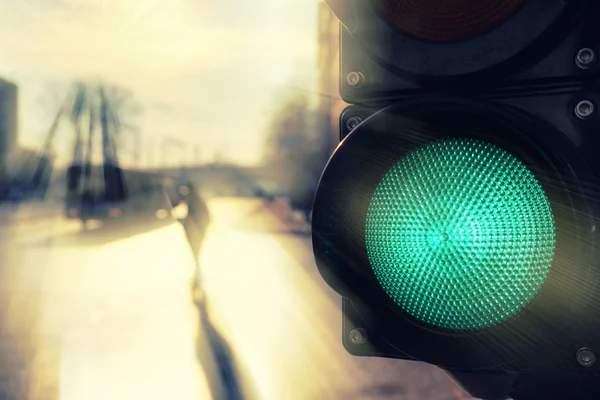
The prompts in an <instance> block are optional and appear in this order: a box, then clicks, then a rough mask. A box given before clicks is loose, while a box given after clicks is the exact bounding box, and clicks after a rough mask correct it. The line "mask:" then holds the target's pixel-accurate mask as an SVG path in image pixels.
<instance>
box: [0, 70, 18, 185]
mask: <svg viewBox="0 0 600 400" xmlns="http://www.w3.org/2000/svg"><path fill="white" fill-rule="evenodd" d="M17 103H18V90H17V85H15V84H13V83H11V82H8V81H5V80H3V79H0V192H2V191H4V189H5V188H6V185H7V175H8V169H9V157H10V155H11V154H14V152H15V149H16V146H17V131H18V127H17V120H18V115H17V110H18V108H17Z"/></svg>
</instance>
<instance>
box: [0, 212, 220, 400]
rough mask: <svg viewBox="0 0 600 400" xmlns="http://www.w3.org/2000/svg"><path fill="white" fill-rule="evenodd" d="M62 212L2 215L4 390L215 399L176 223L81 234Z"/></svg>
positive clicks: (16, 394) (34, 395)
mask: <svg viewBox="0 0 600 400" xmlns="http://www.w3.org/2000/svg"><path fill="white" fill-rule="evenodd" d="M59 211H60V209H58V210H53V209H47V207H38V210H37V211H29V212H27V211H26V212H21V213H19V212H14V211H13V212H10V210H3V212H2V217H3V221H2V229H1V233H0V235H1V236H2V240H1V241H0V246H1V247H0V255H1V257H2V262H1V263H0V265H1V267H2V268H1V273H2V280H1V285H2V286H1V287H2V291H1V297H0V298H1V304H0V307H1V310H2V312H1V319H2V321H1V323H0V338H1V341H0V357H1V360H2V362H1V363H0V382H2V387H0V398H1V399H44V400H46V399H48V400H54V399H64V400H66V399H77V400H79V399H138V398H139V399H141V398H143V399H165V398H176V399H203V398H210V390H209V386H208V383H207V381H206V379H205V378H204V373H203V371H202V369H201V367H200V365H199V364H198V363H197V359H196V357H195V354H196V352H195V346H196V340H197V331H198V329H199V323H198V321H199V317H198V315H197V310H196V309H195V307H194V306H193V304H192V302H191V301H190V290H189V286H190V284H189V280H190V276H191V275H192V273H193V266H194V263H193V258H192V256H191V253H190V251H189V249H188V247H187V246H186V242H185V235H184V233H183V231H182V229H181V227H180V225H179V224H178V223H176V222H174V221H164V222H162V223H161V224H160V225H157V224H155V225H154V226H152V228H154V229H152V230H149V231H146V232H144V231H143V229H140V230H139V231H136V230H135V229H136V228H141V227H135V226H134V227H133V228H131V225H130V227H129V228H128V227H127V226H122V227H120V230H119V232H110V231H98V232H89V233H86V234H81V232H80V226H79V224H78V223H77V222H73V221H66V220H64V219H63V217H62V216H61V214H60V213H59Z"/></svg>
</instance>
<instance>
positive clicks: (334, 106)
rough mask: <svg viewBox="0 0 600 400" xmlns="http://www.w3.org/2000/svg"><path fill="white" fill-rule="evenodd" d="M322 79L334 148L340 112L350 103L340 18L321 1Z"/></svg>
mask: <svg viewBox="0 0 600 400" xmlns="http://www.w3.org/2000/svg"><path fill="white" fill-rule="evenodd" d="M318 27H319V28H318V29H319V35H318V38H319V39H318V40H319V53H318V66H317V68H318V79H319V85H318V87H319V89H318V90H319V92H320V93H321V94H322V96H321V101H320V105H319V109H320V110H321V112H323V113H324V114H325V125H326V127H327V130H328V133H327V134H328V135H329V137H330V138H331V139H330V145H331V150H332V151H333V149H335V147H336V146H337V144H338V143H339V127H338V124H339V116H340V113H341V112H342V110H343V109H344V108H345V107H346V106H347V104H346V103H345V102H344V101H343V100H342V99H341V98H340V95H339V82H340V66H339V63H340V45H339V44H340V39H339V35H340V22H339V20H338V19H337V17H336V16H335V15H334V14H333V13H332V12H331V10H330V9H329V7H328V6H327V4H325V3H324V2H321V3H319V24H318Z"/></svg>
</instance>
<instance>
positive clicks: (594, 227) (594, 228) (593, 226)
mask: <svg viewBox="0 0 600 400" xmlns="http://www.w3.org/2000/svg"><path fill="white" fill-rule="evenodd" d="M594 232H596V225H592V233H594Z"/></svg>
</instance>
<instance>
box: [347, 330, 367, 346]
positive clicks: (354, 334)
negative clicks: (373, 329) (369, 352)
mask: <svg viewBox="0 0 600 400" xmlns="http://www.w3.org/2000/svg"><path fill="white" fill-rule="evenodd" d="M349 336H350V341H351V342H352V343H353V344H356V345H359V344H365V343H366V342H367V331H365V330H364V329H363V328H356V329H352V330H351V331H350V335H349Z"/></svg>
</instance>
